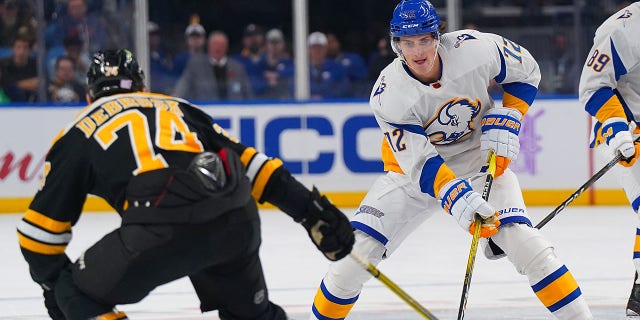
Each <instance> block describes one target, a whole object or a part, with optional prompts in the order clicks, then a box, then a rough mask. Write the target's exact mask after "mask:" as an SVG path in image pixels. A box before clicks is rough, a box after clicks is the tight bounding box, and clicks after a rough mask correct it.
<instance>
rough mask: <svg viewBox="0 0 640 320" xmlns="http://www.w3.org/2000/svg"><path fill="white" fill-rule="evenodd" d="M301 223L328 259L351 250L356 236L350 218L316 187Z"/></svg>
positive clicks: (338, 256) (339, 257)
mask: <svg viewBox="0 0 640 320" xmlns="http://www.w3.org/2000/svg"><path fill="white" fill-rule="evenodd" d="M300 223H301V224H302V225H303V226H304V228H305V229H307V233H308V234H309V237H310V238H311V241H312V242H313V244H314V245H315V246H316V248H318V250H320V251H321V252H322V253H323V254H324V256H325V257H326V258H327V259H329V260H331V261H337V260H340V259H342V258H344V257H345V256H346V255H348V254H349V253H350V252H351V249H352V248H353V243H354V242H355V237H354V235H353V228H352V227H351V223H350V222H349V219H347V217H346V216H345V215H344V214H343V213H342V211H340V210H339V209H338V208H336V207H335V206H334V205H333V204H332V203H331V202H330V201H329V199H327V197H325V196H321V195H320V192H319V191H318V189H316V188H315V187H314V188H313V191H312V192H311V199H310V201H309V204H308V207H307V214H306V217H305V218H304V219H303V220H302V221H300Z"/></svg>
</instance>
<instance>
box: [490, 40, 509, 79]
mask: <svg viewBox="0 0 640 320" xmlns="http://www.w3.org/2000/svg"><path fill="white" fill-rule="evenodd" d="M496 47H497V45H496ZM498 55H499V56H500V73H498V75H497V76H495V78H493V79H494V80H496V82H498V83H502V81H504V78H506V77H507V64H506V63H505V62H504V57H503V56H502V51H500V48H499V47H498Z"/></svg>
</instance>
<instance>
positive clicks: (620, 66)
mask: <svg viewBox="0 0 640 320" xmlns="http://www.w3.org/2000/svg"><path fill="white" fill-rule="evenodd" d="M609 41H611V55H612V56H613V57H612V59H613V70H614V71H615V74H616V81H618V80H619V79H620V77H622V76H623V75H625V74H627V68H625V66H624V63H622V60H621V59H620V55H618V50H616V45H615V44H614V43H613V39H610V40H609Z"/></svg>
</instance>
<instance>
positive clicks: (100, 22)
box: [45, 0, 116, 52]
mask: <svg viewBox="0 0 640 320" xmlns="http://www.w3.org/2000/svg"><path fill="white" fill-rule="evenodd" d="M110 23H112V24H113V23H116V22H113V21H112V22H110ZM112 28H113V27H109V26H108V25H107V22H106V21H104V19H102V17H100V16H99V15H97V14H92V13H89V11H88V6H87V1H86V0H68V1H67V11H66V12H65V14H63V15H62V16H61V17H60V18H59V19H58V20H57V21H54V22H52V23H51V24H50V25H49V26H48V27H47V28H46V30H45V37H46V42H47V47H53V46H58V45H61V44H62V43H61V41H62V39H64V38H65V37H69V36H78V37H79V38H80V39H82V43H83V44H84V46H85V48H86V49H87V50H88V51H89V52H96V51H98V50H103V49H104V48H107V47H109V46H110V44H111V43H110V42H109V30H111V29H112Z"/></svg>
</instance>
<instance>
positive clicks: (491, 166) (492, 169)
mask: <svg viewBox="0 0 640 320" xmlns="http://www.w3.org/2000/svg"><path fill="white" fill-rule="evenodd" d="M482 169H483V170H485V169H486V171H487V178H486V180H485V181H484V187H483V188H482V199H484V200H485V201H486V200H489V191H491V184H493V175H494V174H495V173H496V155H495V153H494V152H493V150H489V156H488V157H487V163H486V165H485V167H483V168H482ZM475 222H476V226H475V229H473V239H472V240H471V249H470V250H469V259H468V260H467V271H466V272H465V274H464V283H463V285H462V296H461V297H460V307H459V308H458V320H462V319H463V318H464V310H465V308H466V307H467V300H468V299H469V287H470V286H471V275H472V273H473V266H474V265H475V261H476V253H477V252H478V243H479V242H480V230H481V229H482V218H481V217H480V215H478V214H476V217H475Z"/></svg>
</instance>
